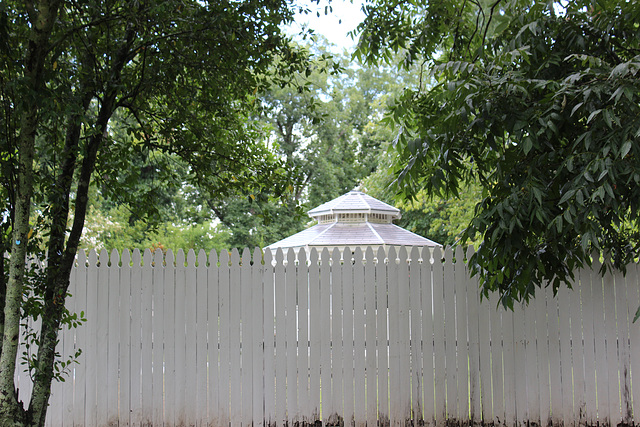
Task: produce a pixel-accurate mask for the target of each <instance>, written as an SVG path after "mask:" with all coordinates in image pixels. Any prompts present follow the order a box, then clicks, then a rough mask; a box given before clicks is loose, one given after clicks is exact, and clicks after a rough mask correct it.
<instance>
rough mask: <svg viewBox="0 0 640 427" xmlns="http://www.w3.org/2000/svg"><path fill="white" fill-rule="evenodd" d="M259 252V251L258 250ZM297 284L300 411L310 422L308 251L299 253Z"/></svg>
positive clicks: (306, 420)
mask: <svg viewBox="0 0 640 427" xmlns="http://www.w3.org/2000/svg"><path fill="white" fill-rule="evenodd" d="M256 253H257V252H256ZM296 270H297V275H296V284H297V289H298V301H297V304H298V357H297V364H298V365H297V370H298V413H299V414H300V417H301V418H300V422H301V423H303V424H304V423H309V422H310V419H309V414H310V406H309V283H308V277H309V266H308V265H307V257H306V253H305V251H304V249H303V250H301V251H300V252H299V253H298V267H297V269H296Z"/></svg>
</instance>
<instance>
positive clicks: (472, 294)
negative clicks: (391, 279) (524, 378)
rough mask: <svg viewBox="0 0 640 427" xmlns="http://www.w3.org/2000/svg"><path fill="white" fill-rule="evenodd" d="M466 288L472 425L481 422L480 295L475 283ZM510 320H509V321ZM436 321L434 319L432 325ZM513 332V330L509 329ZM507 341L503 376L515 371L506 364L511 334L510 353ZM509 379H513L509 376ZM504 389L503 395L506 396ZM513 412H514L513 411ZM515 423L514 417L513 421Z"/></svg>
mask: <svg viewBox="0 0 640 427" xmlns="http://www.w3.org/2000/svg"><path fill="white" fill-rule="evenodd" d="M471 255H472V249H471V248H469V249H468V250H467V258H469V257H470V256H471ZM466 271H467V277H469V276H470V271H469V267H468V266H467V267H466ZM468 284H469V286H467V310H468V312H469V314H468V318H469V332H468V333H469V402H470V408H469V419H470V420H471V422H472V423H474V424H476V423H480V422H481V421H482V409H481V389H480V325H479V322H478V321H477V319H478V315H479V312H480V294H479V288H478V286H474V284H475V281H473V280H472V279H470V278H469V279H468ZM434 305H435V293H434ZM509 320H511V319H509ZM435 322H436V320H435V319H434V324H435ZM511 332H513V329H511ZM508 342H509V341H508V340H506V338H505V354H504V359H505V376H506V375H508V374H507V372H513V373H515V371H514V370H513V369H512V370H511V371H509V365H508V363H511V364H513V360H514V359H513V333H511V341H510V343H511V352H510V353H509V350H508V348H507V343H508ZM509 378H513V376H510V377H509ZM506 392H507V391H506V388H505V394H506ZM514 412H515V411H514ZM513 420H514V421H515V417H514V419H513Z"/></svg>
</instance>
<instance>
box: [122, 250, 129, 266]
mask: <svg viewBox="0 0 640 427" xmlns="http://www.w3.org/2000/svg"><path fill="white" fill-rule="evenodd" d="M120 261H121V262H122V264H121V266H122V267H129V264H130V263H131V252H129V249H125V250H123V251H122V256H121V257H120Z"/></svg>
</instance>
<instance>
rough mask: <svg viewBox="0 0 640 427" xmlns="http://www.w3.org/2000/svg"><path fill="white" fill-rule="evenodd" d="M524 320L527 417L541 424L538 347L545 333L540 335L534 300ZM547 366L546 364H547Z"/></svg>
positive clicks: (526, 310) (525, 312)
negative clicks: (537, 327)
mask: <svg viewBox="0 0 640 427" xmlns="http://www.w3.org/2000/svg"><path fill="white" fill-rule="evenodd" d="M524 316H525V319H524V322H525V331H526V334H527V346H526V352H527V355H526V357H527V372H526V376H527V385H528V386H527V415H526V419H527V420H529V422H531V423H537V424H538V425H540V422H541V421H540V391H539V385H540V377H539V375H538V372H539V365H538V363H539V360H538V353H537V352H538V348H537V342H538V341H539V340H541V339H542V337H543V336H544V335H538V332H537V329H536V310H535V308H534V305H533V302H532V301H531V302H529V304H528V305H527V307H526V308H525V310H524ZM545 368H546V366H545Z"/></svg>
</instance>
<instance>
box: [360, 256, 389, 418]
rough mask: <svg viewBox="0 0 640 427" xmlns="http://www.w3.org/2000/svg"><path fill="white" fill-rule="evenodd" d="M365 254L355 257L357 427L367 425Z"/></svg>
mask: <svg viewBox="0 0 640 427" xmlns="http://www.w3.org/2000/svg"><path fill="white" fill-rule="evenodd" d="M362 258H363V254H362V251H361V250H360V248H357V249H356V252H355V255H354V259H355V261H354V270H353V271H354V272H353V307H354V315H353V317H354V320H353V329H354V332H353V336H354V350H353V355H354V356H353V359H354V384H355V390H356V392H355V425H356V427H361V426H365V425H366V423H367V417H366V414H367V406H366V404H367V402H366V400H365V394H364V393H363V390H365V387H366V382H365V370H364V369H365V366H364V363H362V361H363V360H365V328H364V325H365V312H364V304H365V282H364V280H365V279H364V264H363V260H362ZM390 291H391V290H390Z"/></svg>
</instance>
